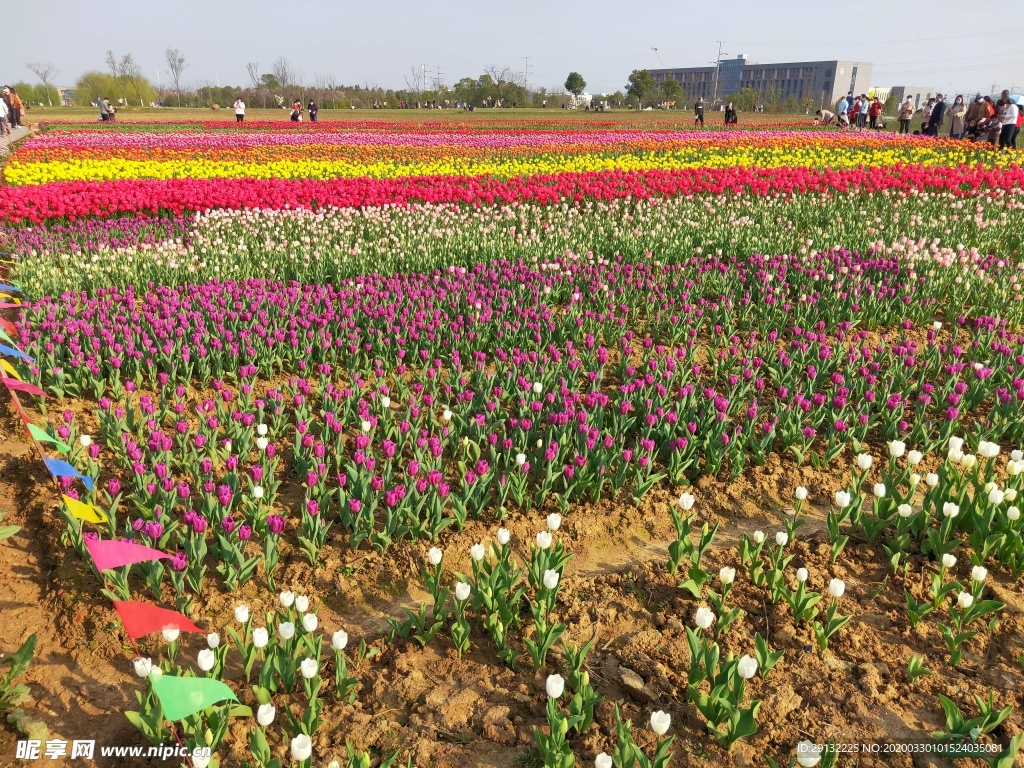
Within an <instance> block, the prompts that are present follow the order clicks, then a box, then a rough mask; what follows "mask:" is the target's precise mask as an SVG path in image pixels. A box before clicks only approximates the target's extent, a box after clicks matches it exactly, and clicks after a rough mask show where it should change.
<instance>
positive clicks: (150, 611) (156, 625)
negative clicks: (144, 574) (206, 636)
mask: <svg viewBox="0 0 1024 768" xmlns="http://www.w3.org/2000/svg"><path fill="white" fill-rule="evenodd" d="M114 608H116V609H117V613H118V615H120V617H121V623H122V624H124V628H125V630H126V631H127V632H128V637H130V638H132V639H133V640H137V639H138V638H140V637H145V636H146V635H151V634H153V633H154V632H162V631H163V630H165V629H170V628H173V629H178V630H181V631H182V632H199V633H205V631H204V630H202V629H200V628H199V627H197V626H196V625H195V624H193V623H192V620H191V619H190V618H189V617H188V616H184V615H182V614H180V613H178V612H177V611H172V610H171V609H170V608H161V607H160V606H159V605H153V604H152V603H141V602H139V601H137V600H115V601H114Z"/></svg>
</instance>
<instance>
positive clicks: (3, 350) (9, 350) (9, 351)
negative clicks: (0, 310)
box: [0, 305, 32, 360]
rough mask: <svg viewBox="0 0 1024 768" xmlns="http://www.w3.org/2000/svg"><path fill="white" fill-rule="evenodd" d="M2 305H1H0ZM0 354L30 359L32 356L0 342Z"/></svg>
mask: <svg viewBox="0 0 1024 768" xmlns="http://www.w3.org/2000/svg"><path fill="white" fill-rule="evenodd" d="M0 306H3V305H0ZM0 355H7V356H8V357H17V358H19V359H21V360H31V359H32V358H31V357H29V356H28V355H26V354H25V353H24V352H22V351H21V350H20V349H15V348H14V347H8V346H7V345H6V344H0Z"/></svg>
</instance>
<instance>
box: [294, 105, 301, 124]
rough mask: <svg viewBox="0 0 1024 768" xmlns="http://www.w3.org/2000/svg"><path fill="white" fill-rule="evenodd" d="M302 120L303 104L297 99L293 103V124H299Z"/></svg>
mask: <svg viewBox="0 0 1024 768" xmlns="http://www.w3.org/2000/svg"><path fill="white" fill-rule="evenodd" d="M301 120H302V103H301V102H300V101H299V100H298V99H295V101H293V102H292V122H293V123H298V122H301Z"/></svg>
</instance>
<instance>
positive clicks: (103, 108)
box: [100, 96, 110, 123]
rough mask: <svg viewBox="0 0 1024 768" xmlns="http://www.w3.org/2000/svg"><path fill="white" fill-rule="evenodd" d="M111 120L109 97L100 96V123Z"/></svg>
mask: <svg viewBox="0 0 1024 768" xmlns="http://www.w3.org/2000/svg"><path fill="white" fill-rule="evenodd" d="M109 118H110V112H109V110H108V109H107V97H106V96H100V122H101V123H105V122H107V120H108V119H109Z"/></svg>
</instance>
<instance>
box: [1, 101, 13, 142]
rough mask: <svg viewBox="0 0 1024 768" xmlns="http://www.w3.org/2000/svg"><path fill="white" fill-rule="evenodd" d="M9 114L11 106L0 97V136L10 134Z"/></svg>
mask: <svg viewBox="0 0 1024 768" xmlns="http://www.w3.org/2000/svg"><path fill="white" fill-rule="evenodd" d="M10 114H11V108H10V107H8V106H7V102H6V101H5V100H4V99H0V136H10V135H11V126H10Z"/></svg>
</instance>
